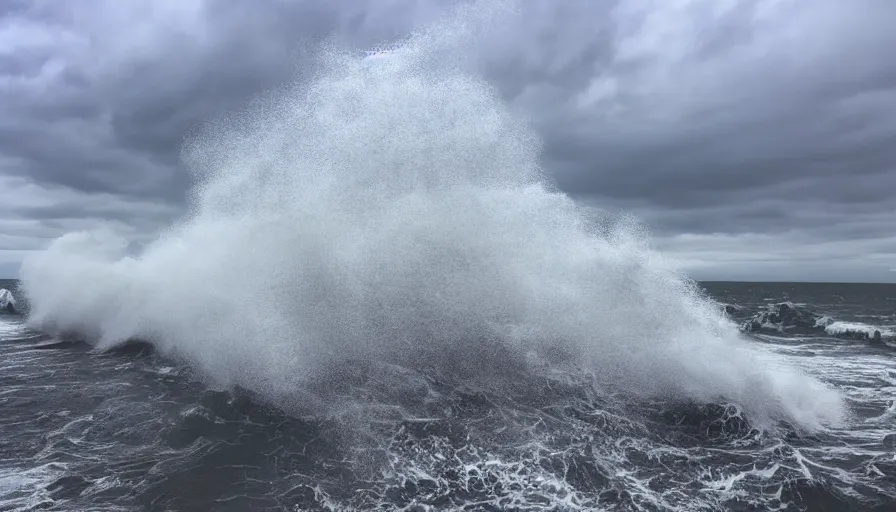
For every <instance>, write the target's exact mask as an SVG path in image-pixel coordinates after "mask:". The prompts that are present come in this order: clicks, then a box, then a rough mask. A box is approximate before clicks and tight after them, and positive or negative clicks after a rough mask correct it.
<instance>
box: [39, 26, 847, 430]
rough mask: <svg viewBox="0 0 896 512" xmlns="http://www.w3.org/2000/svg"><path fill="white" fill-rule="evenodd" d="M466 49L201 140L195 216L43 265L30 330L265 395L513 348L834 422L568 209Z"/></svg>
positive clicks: (600, 229)
mask: <svg viewBox="0 0 896 512" xmlns="http://www.w3.org/2000/svg"><path fill="white" fill-rule="evenodd" d="M460 25H461V26H466V25H463V24H460ZM467 39H469V38H468V35H466V33H465V32H464V31H463V30H460V29H457V27H453V26H451V27H447V28H446V27H445V26H442V27H437V28H435V29H433V30H432V31H430V32H426V33H422V34H418V35H416V36H414V37H413V38H411V40H410V42H409V43H408V45H407V46H406V47H405V48H404V50H403V51H401V52H396V53H393V54H392V55H391V56H390V58H389V59H388V61H389V65H388V66H376V72H370V69H369V67H367V66H365V65H364V62H363V60H362V59H361V58H359V57H357V56H355V55H350V54H342V53H339V52H333V51H330V52H325V53H324V54H323V58H322V63H323V64H322V67H321V69H320V70H319V72H318V73H317V74H316V78H315V79H314V81H312V82H310V83H306V84H298V85H296V86H295V87H293V88H292V89H291V90H289V91H287V92H285V93H284V94H283V95H282V96H280V97H278V98H275V99H271V98H269V99H268V100H266V101H264V102H259V103H258V104H257V105H256V106H254V107H253V108H252V109H251V110H249V111H247V112H245V113H243V114H242V115H240V116H239V117H236V118H234V119H232V120H231V121H229V122H223V123H219V124H217V125H215V126H214V127H210V128H209V129H208V130H207V131H206V132H204V133H203V134H202V135H200V136H198V137H197V138H196V139H195V140H193V141H192V142H191V143H190V145H189V146H188V151H187V161H188V164H189V166H190V168H191V169H192V170H193V171H194V173H195V175H196V177H197V179H198V181H199V182H200V186H199V187H198V188H196V189H195V190H194V191H193V193H192V205H191V211H190V214H189V215H188V216H187V217H185V218H184V219H183V220H182V221H181V222H180V223H178V224H177V225H176V226H174V227H173V228H172V229H171V230H170V231H169V232H168V233H167V234H166V236H164V237H163V238H161V239H160V240H159V241H157V242H156V243H154V244H152V245H150V246H149V247H147V248H146V250H145V251H144V252H143V253H142V254H141V255H139V256H138V257H136V258H132V257H128V256H126V255H125V248H126V247H127V241H126V240H121V239H119V238H117V237H115V236H114V235H113V234H111V233H107V232H91V233H72V234H68V235H66V236H64V237H62V238H60V239H58V240H56V241H55V242H54V243H53V244H52V245H51V246H50V247H49V249H47V250H46V251H44V252H41V253H37V254H36V255H34V256H33V257H31V258H29V259H28V260H27V261H26V262H25V263H24V265H23V273H22V284H23V288H24V290H25V292H26V296H27V298H28V301H29V304H30V306H31V321H32V322H33V323H34V324H35V325H38V326H40V327H42V328H45V329H50V330H68V329H78V330H81V331H83V332H85V333H86V334H88V335H91V336H94V337H96V338H97V339H98V340H99V343H100V344H101V345H109V344H113V343H117V342H120V341H121V340H124V339H127V338H131V337H138V338H142V339H147V340H151V341H152V342H153V343H154V344H155V345H156V346H157V347H158V348H159V349H161V350H162V351H176V352H177V353H178V354H180V355H181V356H184V357H186V358H188V359H190V360H191V361H192V362H193V363H194V364H195V365H196V366H198V367H199V368H201V369H202V370H204V371H205V372H206V373H207V374H208V375H210V376H212V377H214V378H215V379H217V380H218V381H220V382H223V383H233V384H239V385H242V386H244V387H247V388H250V389H253V390H255V391H258V392H261V393H268V394H270V395H271V396H280V395H282V394H289V393H290V391H291V390H293V389H295V387H296V385H298V384H299V383H300V382H301V381H302V379H304V378H306V377H308V376H309V375H310V374H314V372H316V371H318V370H319V369H320V368H324V367H327V364H328V363H331V362H332V361H334V360H342V359H345V358H385V357H387V356H388V357H394V356H395V354H401V355H402V356H403V357H405V358H407V359H408V360H410V361H416V360H418V359H419V358H420V357H422V356H424V355H425V358H426V360H427V364H438V361H439V354H441V353H444V352H446V351H455V354H456V353H461V354H466V355H467V358H468V359H469V361H468V363H469V364H470V365H472V366H478V367H479V369H480V371H481V372H482V373H483V374H487V375H496V376H498V375H500V374H501V372H500V371H496V370H500V365H501V364H503V363H504V359H502V358H500V357H499V358H492V359H488V358H482V357H481V355H482V350H481V346H482V344H483V343H486V342H487V343H495V342H499V343H502V344H503V345H505V346H507V347H509V348H510V350H511V353H512V354H517V355H520V356H522V355H523V354H527V353H530V352H535V353H550V352H556V351H561V352H563V353H565V354H567V357H568V358H570V359H573V360H575V361H577V362H579V363H581V364H582V365H583V366H586V367H588V368H589V369H591V370H593V371H594V373H595V375H596V376H597V378H598V379H600V380H601V381H603V382H605V383H607V384H614V385H617V386H619V387H623V388H625V389H627V390H628V391H630V392H632V393H641V394H651V395H674V396H678V397H690V398H695V399H698V400H716V399H718V398H719V397H726V398H728V399H729V400H733V401H737V402H739V403H741V404H742V405H743V406H744V408H745V409H746V410H747V411H748V412H750V413H753V414H755V415H757V416H767V417H770V416H785V417H788V418H790V419H792V420H793V421H796V422H798V423H802V424H804V425H807V426H814V425H817V424H818V423H819V422H820V421H838V420H839V418H840V416H841V414H842V410H843V409H842V401H841V397H840V396H839V394H838V393H836V392H835V391H832V390H830V389H828V388H827V387H826V386H824V385H822V384H821V383H820V382H819V381H817V380H815V379H812V378H810V377H808V376H806V375H804V374H802V373H800V372H799V371H797V370H794V369H791V368H787V367H783V366H779V367H776V368H774V369H770V368H767V367H764V366H763V365H761V364H760V363H759V361H758V359H757V357H756V355H755V354H754V351H752V350H751V349H750V347H749V346H748V345H747V344H746V343H745V342H744V341H743V340H742V339H741V338H740V336H739V334H738V333H737V331H736V328H735V327H734V326H733V325H731V324H730V322H728V321H727V320H725V319H724V318H722V317H720V315H718V312H717V310H716V306H715V305H714V304H713V303H711V302H710V301H708V300H706V299H705V298H703V297H702V296H701V294H700V293H699V292H698V289H697V287H696V286H695V285H693V283H691V282H689V281H687V280H686V279H684V278H683V277H682V276H680V275H679V274H678V273H677V272H676V271H675V270H674V269H672V268H671V267H670V266H669V265H667V264H666V263H665V262H664V260H663V258H662V257H661V256H660V255H659V254H657V253H656V252H653V251H652V250H650V248H649V241H648V240H647V238H646V236H645V234H644V230H643V229H642V228H641V227H640V226H638V225H637V224H636V223H634V222H630V221H622V222H618V223H613V222H608V221H607V220H606V219H598V218H595V217H593V213H592V212H591V211H590V210H587V209H585V208H583V207H582V206H580V205H578V204H577V203H575V202H574V201H573V200H571V199H570V198H569V197H567V196H566V195H564V194H561V193H558V192H557V191H556V190H554V188H553V185H552V184H551V182H550V181H549V180H548V179H547V178H546V177H545V175H544V174H543V172H542V170H541V168H540V167H539V160H538V155H539V142H538V139H537V137H536V135H535V134H534V133H533V132H532V131H531V130H530V129H529V128H528V127H527V126H526V125H525V124H524V123H523V122H522V120H521V119H519V118H518V117H516V116H515V115H513V114H512V113H511V112H510V110H509V109H508V107H507V106H506V105H505V104H504V103H503V102H502V101H501V100H500V98H499V97H498V96H497V95H496V92H495V90H494V89H493V88H492V87H491V86H489V84H486V83H484V82H482V81H480V80H479V79H478V78H476V77H475V76H472V75H470V74H467V73H465V72H463V69H461V68H460V67H458V66H459V65H458V64H457V62H455V61H454V60H451V59H441V58H439V59H435V58H431V56H432V55H433V54H434V53H439V52H442V53H445V52H444V51H443V50H444V48H445V46H446V45H448V44H449V43H451V42H452V41H459V40H467ZM234 290H237V291H238V293H235V292H234ZM72 297H77V300H76V301H73V300H72ZM486 340H487V341H486ZM417 356H419V357H417ZM496 378H498V377H496Z"/></svg>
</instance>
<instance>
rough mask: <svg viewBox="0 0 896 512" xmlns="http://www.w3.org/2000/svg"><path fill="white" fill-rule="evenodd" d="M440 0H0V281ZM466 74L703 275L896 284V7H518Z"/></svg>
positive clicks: (605, 200) (138, 221)
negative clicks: (350, 50) (246, 117)
mask: <svg viewBox="0 0 896 512" xmlns="http://www.w3.org/2000/svg"><path fill="white" fill-rule="evenodd" d="M456 2H457V0H455V1H449V0H441V1H440V0H339V1H335V0H252V1H249V0H205V1H199V0H152V1H150V0H142V1H138V0H132V1H122V0H68V1H64V2H62V1H57V0H34V1H26V0H5V1H3V2H2V3H0V277H14V276H16V275H17V273H18V266H19V262H20V261H21V259H22V258H23V257H24V256H25V255H26V254H27V253H28V252H29V251H34V250H39V249H40V248H42V247H45V246H46V245H47V244H48V243H49V241H50V240H51V239H52V238H54V237H57V236H59V235H61V234H63V233H65V232H68V231H72V230H80V229H90V228H94V227H97V226H100V225H102V224H103V223H107V222H111V223H115V224H116V225H117V227H118V228H120V229H123V230H126V231H127V232H128V233H129V234H130V235H131V236H132V237H133V238H134V239H135V240H147V239H149V238H150V237H152V236H153V235H154V234H155V233H158V231H159V230H160V229H162V228H164V227H165V226H166V225H167V224H168V223H169V222H170V221H171V220H172V219H173V218H175V217H177V216H178V215H179V214H180V213H182V211H183V205H184V200H185V194H186V191H187V188H188V186H189V178H188V174H187V172H185V171H184V169H183V167H182V164H181V163H180V160H179V158H180V154H179V151H180V146H181V144H182V141H183V138H184V135H185V133H186V132H187V131H188V130H190V129H191V128H194V127H196V126H197V125H198V124H199V123H202V122H203V120H206V119H208V118H210V117H212V116H216V115H219V114H221V113H224V112H227V111H232V110H234V109H238V108H240V107H241V106H243V105H244V104H245V103H246V102H247V101H248V100H249V99H250V98H251V97H252V96H253V95H255V94H258V93H260V92H263V91H265V90H267V89H270V88H272V87H275V86H277V85H278V84H281V83H284V81H287V80H289V79H290V78H291V77H292V76H293V74H294V72H295V71H296V67H297V66H298V68H299V69H301V63H302V59H303V56H302V55H303V48H308V47H309V43H311V42H314V41H318V40H321V39H322V38H330V39H331V40H335V41H338V42H340V43H342V44H346V45H350V46H356V47H365V46H367V45H372V44H376V43H378V42H380V41H384V40H388V39H390V38H395V37H399V36H402V35H405V34H407V33H408V32H409V31H410V30H412V29H414V28H415V27H420V26H422V25H423V24H427V23H431V22H433V21H434V20H437V19H439V18H440V17H441V16H444V15H445V13H446V10H447V9H448V8H449V7H450V6H451V5H452V4H453V3H456ZM518 4H519V14H520V15H519V16H516V17H511V18H508V19H507V21H505V22H504V23H503V25H501V26H498V27H495V29H494V31H493V33H491V35H490V36H489V37H488V38H487V39H488V44H483V45H480V47H479V50H480V52H479V54H478V55H476V59H477V62H478V63H479V69H480V70H481V71H482V72H483V73H484V75H485V77H486V78H487V79H488V80H489V81H491V82H492V83H494V84H495V85H496V86H497V87H498V88H499V90H500V91H501V93H502V94H503V95H504V97H505V99H506V100H507V101H508V102H509V103H510V104H511V105H512V106H513V108H515V109H517V110H518V111H519V112H521V113H523V114H524V115H526V116H527V117H528V118H529V119H530V120H531V122H532V123H533V125H534V127H535V128H536V129H537V131H538V132H539V133H540V134H541V136H542V137H543V138H544V141H545V150H544V161H543V164H544V167H545V168H546V169H547V170H548V171H549V172H550V173H551V174H552V175H553V176H554V177H555V178H556V180H557V182H558V183H559V185H560V187H561V188H562V189H563V190H565V191H566V192H568V193H569V194H571V195H573V196H574V197H576V198H577V199H578V200H580V201H582V202H586V203H589V204H593V205H596V206H599V207H601V208H603V209H607V210H610V211H620V212H621V211H624V212H630V213H634V214H635V215H637V216H639V217H641V218H642V219H643V220H644V221H645V222H646V223H647V224H648V225H649V226H650V227H651V230H652V233H653V237H654V241H655V244H656V247H657V248H659V249H660V250H662V251H663V252H664V253H665V254H667V255H668V256H669V257H670V258H673V259H674V260H676V261H677V262H679V263H680V265H682V267H683V268H685V269H686V270H687V271H689V272H690V273H691V275H693V276H694V277H696V278H698V279H746V280H822V281H824V280H834V281H838V280H839V281H843V280H846V281H849V280H857V281H884V282H887V281H890V282H892V281H896V28H894V27H896V1H893V0H743V1H741V0H616V1H612V0H607V1H603V0H528V1H526V0H521V1H519V2H518Z"/></svg>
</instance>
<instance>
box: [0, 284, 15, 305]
mask: <svg viewBox="0 0 896 512" xmlns="http://www.w3.org/2000/svg"><path fill="white" fill-rule="evenodd" d="M9 306H12V307H13V308H15V307H16V298H15V296H14V295H13V294H12V292H11V291H9V290H7V289H6V288H0V311H6V308H8V307H9Z"/></svg>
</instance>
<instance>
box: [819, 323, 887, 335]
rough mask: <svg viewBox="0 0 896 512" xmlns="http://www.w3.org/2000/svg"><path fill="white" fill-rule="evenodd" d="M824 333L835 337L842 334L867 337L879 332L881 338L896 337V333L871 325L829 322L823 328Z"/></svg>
mask: <svg viewBox="0 0 896 512" xmlns="http://www.w3.org/2000/svg"><path fill="white" fill-rule="evenodd" d="M824 330H825V332H826V333H828V334H830V335H833V336H836V335H844V334H864V335H866V336H868V337H871V336H874V333H875V332H880V334H881V336H883V337H893V336H896V332H894V331H892V330H890V329H886V328H883V327H875V326H873V325H868V324H863V323H860V322H838V321H835V322H831V323H829V324H827V325H826V326H825V328H824Z"/></svg>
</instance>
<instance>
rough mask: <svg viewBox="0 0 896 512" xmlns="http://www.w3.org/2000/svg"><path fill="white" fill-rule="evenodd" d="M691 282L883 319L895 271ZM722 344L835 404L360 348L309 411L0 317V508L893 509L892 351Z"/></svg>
mask: <svg viewBox="0 0 896 512" xmlns="http://www.w3.org/2000/svg"><path fill="white" fill-rule="evenodd" d="M703 286H704V287H705V289H707V290H708V291H709V292H710V293H711V294H712V296H713V297H714V298H715V299H717V300H718V301H719V302H723V303H728V304H736V305H738V306H741V307H742V308H743V309H742V310H740V311H738V312H737V313H738V314H739V315H740V316H741V317H742V318H743V319H746V318H748V317H750V316H751V315H753V314H754V313H756V312H758V311H760V310H761V309H763V308H765V307H766V305H767V304H769V303H775V302H780V301H785V300H789V301H791V302H793V303H797V304H805V305H806V306H805V307H806V308H808V309H811V310H813V311H815V312H817V313H818V314H830V315H840V316H839V317H838V318H843V319H848V320H850V321H855V322H858V321H865V322H866V323H869V325H874V326H876V327H877V328H881V329H886V328H887V327H888V326H892V325H893V323H894V317H893V315H894V310H896V285H840V284H830V285H819V284H777V283H774V284H761V283H705V284H704V285H703ZM0 287H2V288H7V289H10V290H12V291H13V292H14V294H16V295H18V296H19V297H21V291H19V290H18V289H17V287H18V283H17V282H14V281H0ZM19 305H20V307H21V309H26V308H27V305H25V304H22V301H21V299H20V300H19ZM744 337H745V338H746V339H747V340H748V343H749V344H750V345H751V346H752V347H754V348H755V350H756V351H757V352H758V353H760V354H761V355H762V358H763V362H762V363H761V364H765V365H768V366H770V367H774V366H776V365H779V366H780V365H786V366H794V367H798V368H800V369H801V371H802V372H805V374H806V375H809V376H813V377H816V378H818V379H819V380H821V381H823V382H826V383H828V384H830V385H831V386H832V387H833V388H834V389H836V390H839V391H840V392H841V393H842V394H843V396H844V397H845V400H846V404H847V405H846V406H847V409H848V416H847V419H846V420H845V421H844V422H843V423H842V424H840V425H836V426H827V427H821V428H817V429H815V430H813V431H811V432H808V431H802V430H801V429H799V428H798V427H797V426H796V425H791V424H789V423H788V422H786V421H781V422H779V423H778V424H776V425H774V426H772V427H770V428H765V429H760V428H759V427H757V426H756V425H754V424H752V423H751V418H750V417H749V415H747V414H744V413H743V411H742V410H741V408H740V407H739V406H738V405H737V404H736V403H732V402H727V401H716V402H713V401H707V402H700V401H695V400H683V399H678V398H662V397H643V396H635V395H631V394H626V393H625V392H624V391H620V390H614V391H607V390H605V389H604V388H603V387H602V386H601V385H600V383H599V379H596V378H594V377H593V376H588V375H586V374H585V373H582V372H571V371H570V372H566V373H563V372H561V371H560V370H559V369H558V368H557V367H554V368H552V369H550V370H545V371H544V372H543V373H541V374H538V375H534V374H533V373H532V372H531V371H527V372H524V371H519V372H516V373H515V374H514V373H512V372H508V371H507V370H506V369H505V370H504V371H505V374H504V375H502V376H501V381H502V383H503V384H502V385H500V386H499V385H496V384H495V383H494V381H492V382H488V381H483V379H482V378H477V377H475V376H473V377H472V378H471V376H470V375H465V376H463V375H446V374H444V373H443V372H439V371H438V368H436V367H429V368H425V367H422V366H416V367H413V366H410V365H407V366H399V365H395V364H386V363H377V362H375V361H370V360H368V361H356V362H355V363H354V364H353V365H352V367H351V368H350V369H346V368H343V370H344V371H336V373H335V374H334V375H337V377H334V378H332V379H327V380H326V381H317V382H314V383H310V384H308V387H309V388H314V387H315V386H317V388H316V389H306V390H305V392H307V393H315V394H316V395H317V396H318V397H319V399H322V398H320V397H327V399H328V400H330V407H326V408H320V407H313V406H308V407H307V409H305V410H302V408H301V407H297V408H293V409H289V408H284V407H283V406H282V405H277V404H275V403H273V402H272V401H271V400H270V399H269V398H266V397H265V396H262V395H259V394H257V393H253V392H252V391H250V390H246V389H243V388H238V387H234V388H230V389H216V388H215V387H214V385H213V384H210V383H209V382H208V381H207V380H206V379H205V377H204V376H203V375H202V374H201V373H200V372H196V371H194V369H192V368H191V366H190V364H189V361H188V360H185V359H178V358H177V357H176V356H170V355H163V354H160V353H159V352H158V351H157V350H153V349H152V346H151V345H149V344H143V343H132V344H128V345H124V346H119V347H117V348H113V349H106V350H98V349H95V348H92V347H91V345H89V344H86V343H83V342H80V341H78V340H68V341H63V340H61V339H60V338H58V337H53V336H50V335H47V334H44V333H41V332H38V331H35V330H32V329H30V328H28V327H26V325H25V318H24V317H23V316H19V315H13V314H3V315H2V316H0V408H2V411H3V414H2V415H0V510H37V509H41V510H184V511H186V510H812V511H817V510H880V511H884V510H893V507H894V506H896V448H894V447H896V407H894V402H893V399H894V396H896V352H894V349H893V348H891V347H889V346H882V347H880V346H872V345H870V344H869V343H868V342H867V341H862V340H856V339H848V338H838V337H833V336H829V335H826V334H825V333H823V332H821V333H819V334H814V335H812V334H808V335H807V334H799V335H794V334H789V333H786V332H785V333H777V334H768V333H758V334H757V333H750V334H744ZM349 397H350V399H349ZM337 402H341V403H342V406H340V407H336V406H335V404H336V403H337ZM350 404H352V405H350ZM888 436H889V437H888Z"/></svg>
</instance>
